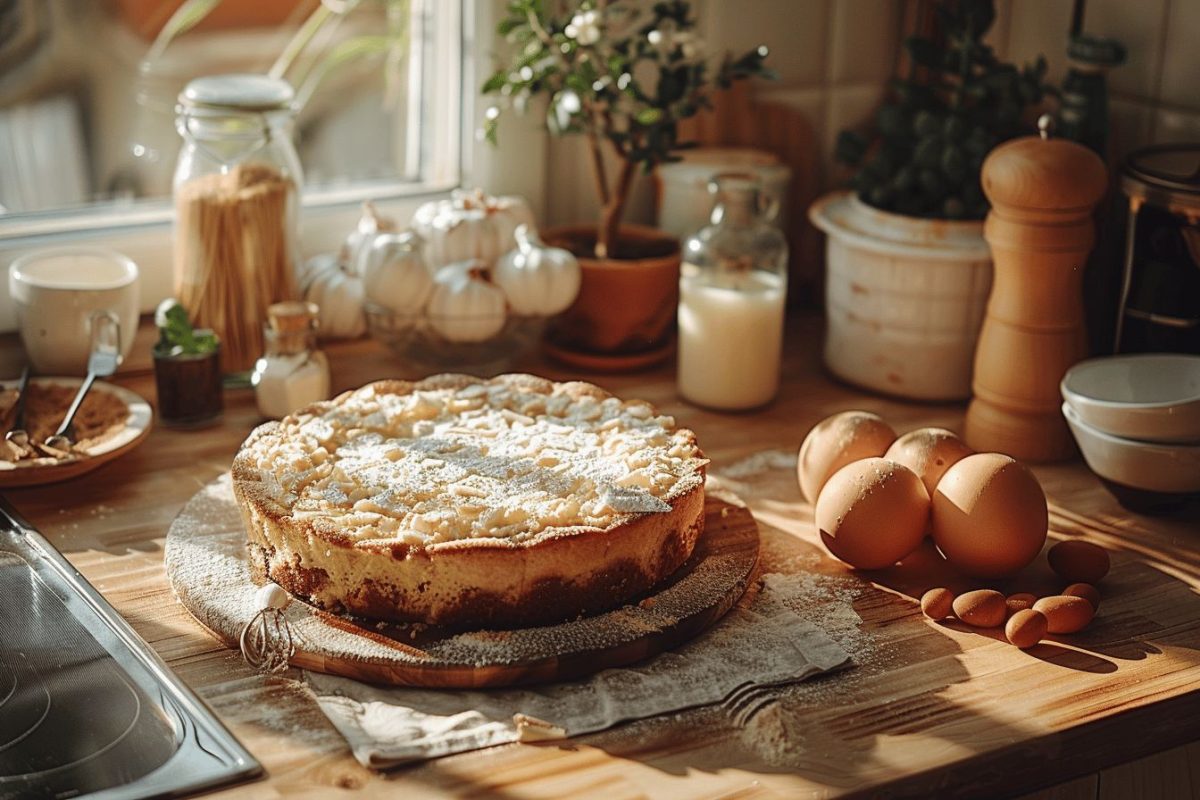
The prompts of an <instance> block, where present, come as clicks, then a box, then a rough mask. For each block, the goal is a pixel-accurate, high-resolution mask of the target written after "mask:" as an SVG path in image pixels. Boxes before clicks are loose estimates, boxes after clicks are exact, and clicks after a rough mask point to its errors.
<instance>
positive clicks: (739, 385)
mask: <svg viewBox="0 0 1200 800" xmlns="http://www.w3.org/2000/svg"><path fill="white" fill-rule="evenodd" d="M708 190H709V193H710V194H711V195H712V196H713V198H714V200H715V205H714V207H713V211H712V216H711V222H710V224H709V225H706V226H705V227H703V228H701V229H700V230H699V231H697V232H696V233H695V234H693V235H692V236H690V237H689V238H688V239H687V240H686V241H685V242H684V245H683V265H682V267H681V269H680V279H679V370H678V382H679V392H680V394H681V395H683V397H684V399H686V400H689V401H691V402H693V403H696V404H697V405H701V406H706V407H708V408H715V409H722V410H740V409H747V408H756V407H758V406H762V405H765V404H766V403H769V402H770V401H771V400H772V399H773V398H774V397H775V393H776V392H777V391H778V389H779V365H780V356H781V352H782V347H783V316H784V303H785V300H786V298H787V241H786V240H785V239H784V238H783V234H782V233H780V231H779V229H778V228H777V227H775V226H774V225H773V224H771V219H772V215H773V213H774V211H776V210H777V206H776V205H775V203H774V201H772V200H768V199H766V198H764V196H763V194H762V192H761V186H760V184H759V181H758V179H757V178H756V177H754V176H753V175H749V174H743V173H722V174H718V175H716V176H714V177H713V179H712V180H711V181H710V182H709V186H708Z"/></svg>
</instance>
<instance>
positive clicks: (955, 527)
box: [932, 453, 1048, 578]
mask: <svg viewBox="0 0 1200 800" xmlns="http://www.w3.org/2000/svg"><path fill="white" fill-rule="evenodd" d="M1047 520H1048V514H1047V511H1046V495H1045V494H1043V493H1042V487H1041V486H1040V485H1039V484H1038V482H1037V478H1035V477H1034V476H1033V473H1032V472H1030V471H1029V470H1028V469H1026V468H1025V467H1024V466H1022V465H1021V464H1019V463H1017V462H1016V461H1014V460H1013V459H1011V458H1009V457H1008V456H1005V455H1001V454H999V453H976V454H975V455H971V456H967V457H966V458H964V459H962V460H961V461H959V462H958V463H956V464H954V465H953V466H951V467H950V469H948V470H946V474H945V475H943V476H942V479H941V481H939V482H938V486H937V491H935V492H934V493H933V514H932V526H933V530H932V532H933V541H934V542H936V543H937V546H938V549H939V550H941V551H942V555H944V556H945V557H946V560H947V561H949V562H950V563H951V564H953V565H954V566H955V567H957V568H958V569H960V570H962V571H963V572H965V573H967V574H968V575H974V576H976V577H981V578H1000V577H1005V576H1008V575H1013V574H1015V573H1017V572H1019V571H1020V570H1021V568H1022V567H1024V566H1025V565H1026V564H1028V563H1029V562H1031V561H1033V559H1034V558H1036V557H1037V554H1038V553H1039V552H1041V549H1042V545H1043V544H1044V543H1045V541H1046V527H1047Z"/></svg>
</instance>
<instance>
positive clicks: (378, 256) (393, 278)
mask: <svg viewBox="0 0 1200 800" xmlns="http://www.w3.org/2000/svg"><path fill="white" fill-rule="evenodd" d="M359 271H360V273H361V275H362V279H363V288H364V290H365V293H366V298H367V300H368V301H370V302H372V303H376V304H378V305H381V306H383V307H384V308H387V309H389V310H390V311H392V312H394V313H396V314H402V315H405V316H412V315H414V314H416V313H417V312H419V311H420V310H421V309H422V308H423V307H424V306H425V301H427V300H428V299H429V294H430V292H432V291H433V279H432V278H430V277H429V271H428V270H427V269H426V268H425V261H424V259H422V257H421V240H420V238H419V237H418V236H417V235H416V234H414V233H412V232H409V231H405V232H404V233H381V234H379V235H377V236H376V237H375V240H374V242H373V243H372V244H371V247H370V248H369V249H367V250H365V251H364V252H363V258H362V261H361V266H360V270H359Z"/></svg>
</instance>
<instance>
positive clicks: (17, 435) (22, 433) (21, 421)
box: [4, 364, 29, 450]
mask: <svg viewBox="0 0 1200 800" xmlns="http://www.w3.org/2000/svg"><path fill="white" fill-rule="evenodd" d="M28 386H29V365H28V364H26V365H25V369H23V370H22V371H21V380H20V382H19V383H17V406H16V412H15V413H14V414H13V422H12V428H11V429H10V430H9V431H8V433H6V434H4V440H5V441H7V442H12V444H13V446H15V447H19V448H21V449H22V450H24V449H26V448H28V447H29V433H28V432H27V431H26V430H25V389H26V388H27V387H28Z"/></svg>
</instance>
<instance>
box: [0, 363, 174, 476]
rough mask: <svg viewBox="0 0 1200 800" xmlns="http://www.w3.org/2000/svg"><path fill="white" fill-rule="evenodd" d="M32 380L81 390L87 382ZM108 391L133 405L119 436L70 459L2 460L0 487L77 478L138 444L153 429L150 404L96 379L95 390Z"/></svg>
mask: <svg viewBox="0 0 1200 800" xmlns="http://www.w3.org/2000/svg"><path fill="white" fill-rule="evenodd" d="M29 382H30V383H37V384H41V385H43V386H45V385H49V386H66V387H69V388H71V389H78V388H79V386H80V385H81V384H82V383H83V379H82V378H42V377H38V378H30V379H29ZM18 383H19V382H18V381H15V380H9V381H0V389H16V388H17V385H18ZM98 390H99V391H105V392H109V393H110V394H112V395H114V396H116V397H117V398H119V399H120V400H121V401H122V402H124V403H125V405H126V406H127V407H128V408H129V416H127V417H126V418H125V427H124V428H122V429H121V430H120V431H119V432H117V434H116V435H114V436H111V437H109V438H107V439H105V440H104V441H102V442H98V443H97V444H95V445H93V446H92V447H89V448H87V449H86V450H84V453H86V457H80V458H70V459H66V460H63V461H50V460H48V459H31V460H28V461H21V462H17V463H16V464H14V463H12V462H11V461H0V488H9V487H15V486H36V485H39V484H43V483H54V482H56V481H62V480H67V479H68V478H74V477H76V476H77V475H83V474H84V473H87V472H91V471H92V470H93V469H96V468H97V467H99V466H101V465H103V464H105V463H107V462H109V461H111V460H112V459H114V458H116V457H117V456H120V455H122V454H123V453H125V452H126V451H128V450H132V449H133V448H134V447H136V446H137V445H138V444H139V443H140V442H141V440H142V439H144V438H145V437H146V434H148V433H149V432H150V424H151V421H152V419H153V417H154V413H153V411H152V410H151V409H150V404H149V403H147V402H146V401H145V400H144V399H143V398H142V397H141V395H138V394H136V393H134V392H131V391H129V390H128V389H124V388H122V387H120V386H115V385H113V384H111V383H106V382H104V381H96V382H95V383H94V384H93V385H92V389H91V391H93V392H95V391H98Z"/></svg>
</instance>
